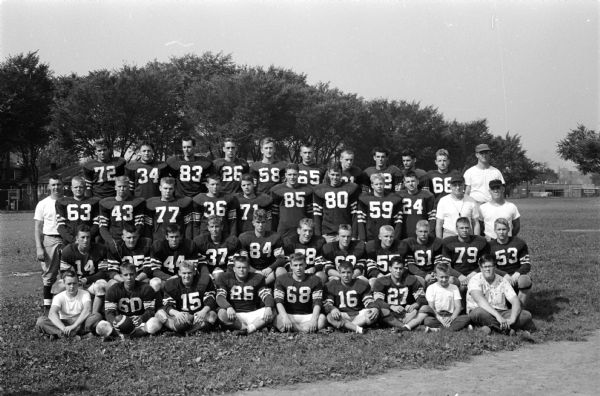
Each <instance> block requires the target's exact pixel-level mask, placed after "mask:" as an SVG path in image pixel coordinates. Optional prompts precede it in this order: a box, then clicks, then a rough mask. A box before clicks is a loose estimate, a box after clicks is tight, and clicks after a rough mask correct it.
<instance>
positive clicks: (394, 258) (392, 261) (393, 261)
mask: <svg viewBox="0 0 600 396" xmlns="http://www.w3.org/2000/svg"><path fill="white" fill-rule="evenodd" d="M397 263H400V264H402V265H404V266H406V264H405V263H404V260H403V259H402V257H400V256H392V258H391V259H390V261H389V264H388V265H389V266H390V267H391V266H392V265H394V264H397Z"/></svg>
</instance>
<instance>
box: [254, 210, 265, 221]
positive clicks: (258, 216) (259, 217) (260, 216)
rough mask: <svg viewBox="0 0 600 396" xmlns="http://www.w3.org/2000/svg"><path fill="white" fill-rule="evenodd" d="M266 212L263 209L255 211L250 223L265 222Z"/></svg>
mask: <svg viewBox="0 0 600 396" xmlns="http://www.w3.org/2000/svg"><path fill="white" fill-rule="evenodd" d="M267 219H268V216H267V211H266V210H264V209H257V210H255V211H254V214H253V215H252V221H267Z"/></svg>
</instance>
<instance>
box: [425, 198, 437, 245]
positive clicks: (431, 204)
mask: <svg viewBox="0 0 600 396" xmlns="http://www.w3.org/2000/svg"><path fill="white" fill-rule="evenodd" d="M424 201H425V208H426V209H425V211H426V213H427V220H428V221H429V229H430V232H429V233H430V234H431V235H435V232H436V230H437V228H436V226H437V218H436V215H435V214H436V212H437V210H436V207H435V198H434V197H433V194H431V195H430V196H429V197H427V198H425V199H424Z"/></svg>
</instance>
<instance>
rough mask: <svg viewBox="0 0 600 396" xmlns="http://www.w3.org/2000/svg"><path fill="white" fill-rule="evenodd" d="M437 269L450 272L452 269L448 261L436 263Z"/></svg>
mask: <svg viewBox="0 0 600 396" xmlns="http://www.w3.org/2000/svg"><path fill="white" fill-rule="evenodd" d="M435 270H436V271H440V272H448V271H449V270H450V267H449V266H448V264H447V263H444V262H439V263H437V264H436V265H435Z"/></svg>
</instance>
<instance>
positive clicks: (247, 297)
mask: <svg viewBox="0 0 600 396" xmlns="http://www.w3.org/2000/svg"><path fill="white" fill-rule="evenodd" d="M249 268H250V264H249V263H248V258H247V257H244V256H237V257H235V258H234V261H233V272H226V273H225V274H223V275H222V276H220V277H219V278H218V279H217V304H218V305H219V308H220V309H219V314H218V316H219V320H220V321H221V323H222V324H223V325H224V326H225V327H226V328H229V329H234V330H235V334H236V335H246V334H249V333H253V332H255V331H256V330H260V329H261V328H263V327H265V326H266V325H268V324H269V323H271V321H272V320H273V307H274V306H275V301H274V300H273V296H272V295H271V290H270V289H269V288H267V287H266V285H265V278H264V276H263V275H262V274H261V273H260V272H250V271H249ZM261 303H262V304H264V307H262V308H261V305H262V304H261Z"/></svg>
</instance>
